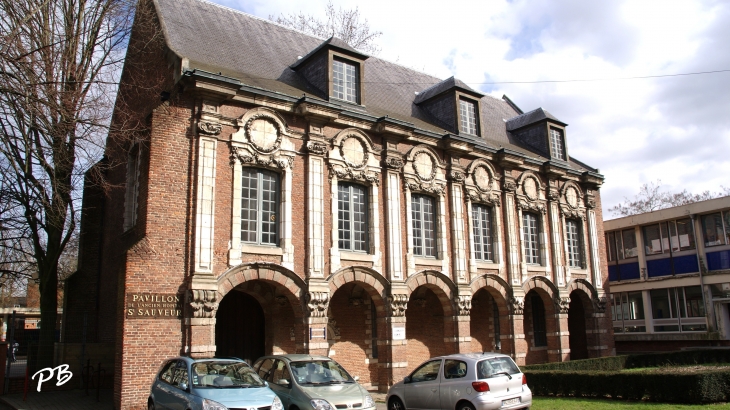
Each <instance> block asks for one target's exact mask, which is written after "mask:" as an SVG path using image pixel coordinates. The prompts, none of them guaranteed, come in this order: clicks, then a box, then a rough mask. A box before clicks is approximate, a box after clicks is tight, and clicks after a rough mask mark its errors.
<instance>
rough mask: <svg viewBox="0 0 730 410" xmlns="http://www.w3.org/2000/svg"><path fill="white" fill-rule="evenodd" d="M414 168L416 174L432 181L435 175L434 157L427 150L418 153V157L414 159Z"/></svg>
mask: <svg viewBox="0 0 730 410" xmlns="http://www.w3.org/2000/svg"><path fill="white" fill-rule="evenodd" d="M413 168H414V169H415V170H416V174H418V176H419V177H420V178H421V179H423V180H426V181H430V180H432V179H433V177H434V164H433V159H432V158H431V156H430V155H428V154H426V153H425V152H421V153H418V154H416V157H415V158H414V159H413Z"/></svg>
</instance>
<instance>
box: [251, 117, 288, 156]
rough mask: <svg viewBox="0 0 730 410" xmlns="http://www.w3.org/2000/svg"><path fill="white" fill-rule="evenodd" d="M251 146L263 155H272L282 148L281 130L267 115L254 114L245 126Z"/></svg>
mask: <svg viewBox="0 0 730 410" xmlns="http://www.w3.org/2000/svg"><path fill="white" fill-rule="evenodd" d="M244 129H245V132H246V137H248V140H249V142H250V143H251V145H252V146H253V147H254V148H256V150H258V151H259V152H262V153H267V154H268V153H271V152H274V151H276V150H277V149H279V147H280V146H281V129H280V126H279V124H278V123H277V122H276V121H273V120H272V118H271V116H270V115H268V114H266V113H259V114H254V115H252V116H251V117H250V118H248V121H246V123H245V125H244Z"/></svg>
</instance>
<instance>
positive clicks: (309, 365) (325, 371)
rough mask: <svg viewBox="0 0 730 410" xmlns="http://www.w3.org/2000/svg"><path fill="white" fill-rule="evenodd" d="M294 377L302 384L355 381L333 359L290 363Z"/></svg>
mask: <svg viewBox="0 0 730 410" xmlns="http://www.w3.org/2000/svg"><path fill="white" fill-rule="evenodd" d="M289 366H290V367H291V370H292V373H293V374H294V375H293V376H294V379H296V381H297V383H298V384H301V385H319V384H339V383H355V380H353V379H352V377H350V375H349V374H347V372H346V371H345V369H343V368H342V367H340V365H339V364H337V363H335V362H333V361H332V360H312V361H306V362H291V363H290V364H289Z"/></svg>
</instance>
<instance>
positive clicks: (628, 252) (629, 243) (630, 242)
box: [621, 229, 639, 259]
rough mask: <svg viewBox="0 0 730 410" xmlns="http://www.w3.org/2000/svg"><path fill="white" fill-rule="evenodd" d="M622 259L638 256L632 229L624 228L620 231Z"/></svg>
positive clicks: (634, 234)
mask: <svg viewBox="0 0 730 410" xmlns="http://www.w3.org/2000/svg"><path fill="white" fill-rule="evenodd" d="M621 235H622V244H623V257H624V259H628V258H635V257H637V256H639V248H638V247H637V245H636V232H634V230H633V229H626V230H624V231H622V232H621Z"/></svg>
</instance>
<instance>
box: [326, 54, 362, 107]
mask: <svg viewBox="0 0 730 410" xmlns="http://www.w3.org/2000/svg"><path fill="white" fill-rule="evenodd" d="M332 77H333V78H332V94H333V96H334V97H335V98H339V99H341V100H345V101H349V102H353V103H357V89H358V87H357V82H358V75H357V67H356V66H355V64H351V63H347V62H344V61H340V60H334V61H333V63H332Z"/></svg>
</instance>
